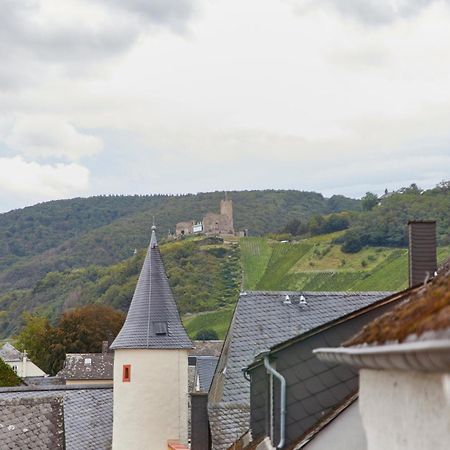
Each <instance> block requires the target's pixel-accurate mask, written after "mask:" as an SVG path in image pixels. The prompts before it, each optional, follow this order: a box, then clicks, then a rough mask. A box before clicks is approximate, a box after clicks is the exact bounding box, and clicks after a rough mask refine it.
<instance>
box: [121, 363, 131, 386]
mask: <svg viewBox="0 0 450 450" xmlns="http://www.w3.org/2000/svg"><path fill="white" fill-rule="evenodd" d="M122 381H123V382H124V383H129V382H130V381H131V365H130V364H124V365H123V371H122Z"/></svg>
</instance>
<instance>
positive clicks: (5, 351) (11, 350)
mask: <svg viewBox="0 0 450 450" xmlns="http://www.w3.org/2000/svg"><path fill="white" fill-rule="evenodd" d="M0 358H2V359H3V361H5V362H13V361H22V358H23V355H22V353H21V352H19V350H17V348H15V347H14V346H13V345H11V344H10V343H9V342H7V343H6V344H5V345H4V346H3V347H2V348H0Z"/></svg>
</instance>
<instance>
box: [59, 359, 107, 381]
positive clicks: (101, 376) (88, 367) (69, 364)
mask: <svg viewBox="0 0 450 450" xmlns="http://www.w3.org/2000/svg"><path fill="white" fill-rule="evenodd" d="M113 370H114V354H113V353H67V355H66V360H65V362H64V367H63V368H62V369H61V370H60V371H59V372H58V375H57V376H58V377H59V378H64V379H66V380H112V379H113Z"/></svg>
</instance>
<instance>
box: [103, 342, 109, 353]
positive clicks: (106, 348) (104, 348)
mask: <svg viewBox="0 0 450 450" xmlns="http://www.w3.org/2000/svg"><path fill="white" fill-rule="evenodd" d="M108 349H109V342H108V341H102V353H108Z"/></svg>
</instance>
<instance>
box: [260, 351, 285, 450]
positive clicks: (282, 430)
mask: <svg viewBox="0 0 450 450" xmlns="http://www.w3.org/2000/svg"><path fill="white" fill-rule="evenodd" d="M264 367H265V368H266V369H267V370H268V372H269V373H270V374H271V375H273V376H274V377H275V378H278V380H279V381H280V385H281V389H280V442H278V445H277V448H283V447H284V441H285V428H286V426H285V424H286V380H285V379H284V377H283V375H281V374H280V373H279V372H277V371H276V370H275V369H274V368H273V367H272V366H271V365H270V362H269V356H268V355H265V356H264ZM270 405H271V407H270V410H271V411H272V398H271V399H270Z"/></svg>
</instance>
